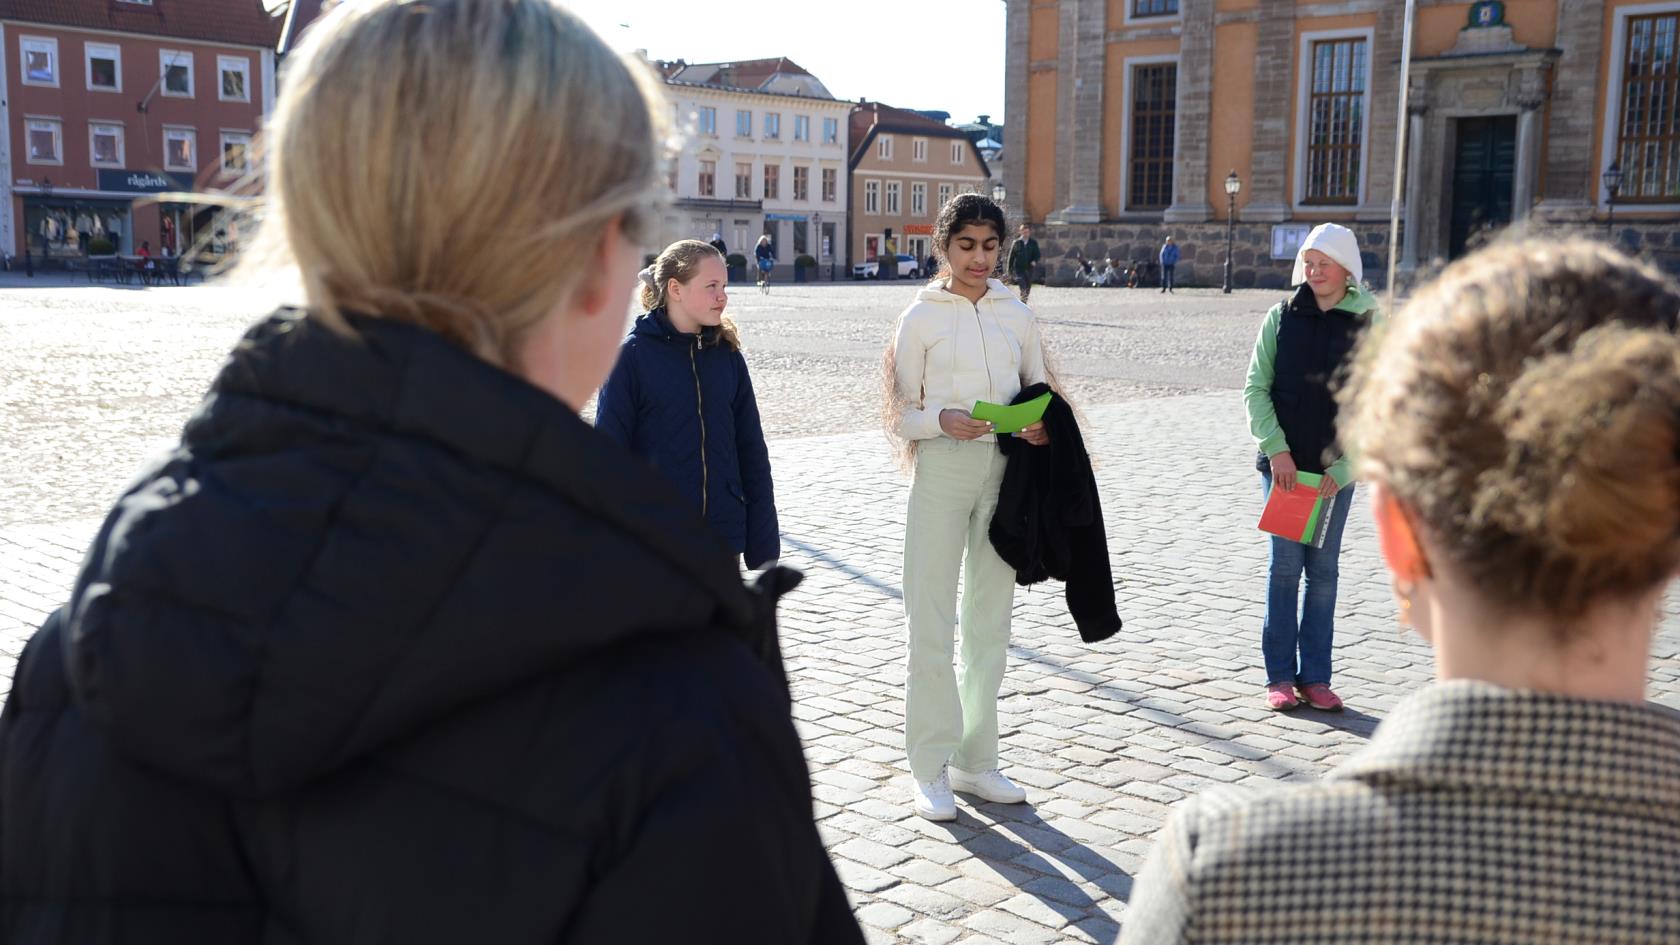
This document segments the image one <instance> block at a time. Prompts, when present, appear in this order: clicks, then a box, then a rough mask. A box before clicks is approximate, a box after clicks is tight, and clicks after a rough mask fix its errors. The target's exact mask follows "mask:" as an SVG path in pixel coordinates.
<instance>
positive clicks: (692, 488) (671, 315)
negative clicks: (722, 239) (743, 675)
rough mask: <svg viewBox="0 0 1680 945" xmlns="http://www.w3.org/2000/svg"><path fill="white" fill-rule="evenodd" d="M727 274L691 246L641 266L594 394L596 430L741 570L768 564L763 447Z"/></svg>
mask: <svg viewBox="0 0 1680 945" xmlns="http://www.w3.org/2000/svg"><path fill="white" fill-rule="evenodd" d="M728 286H729V270H728V267H727V266H726V265H725V263H724V260H723V257H722V256H720V255H718V252H717V250H715V249H713V248H712V247H711V246H708V245H707V244H705V243H701V242H699V241H697V240H683V241H682V242H679V243H672V244H671V245H670V246H667V247H666V248H665V251H664V252H662V253H660V254H659V258H658V259H655V260H654V262H653V265H652V266H649V267H648V268H647V269H646V270H643V283H642V289H641V303H642V308H643V309H645V312H644V313H643V314H642V315H641V317H639V318H637V319H636V324H635V327H633V328H632V329H631V331H630V335H629V337H627V338H625V339H624V345H623V347H621V348H620V350H619V355H618V363H617V364H616V365H614V367H613V371H612V375H611V376H610V377H609V378H608V379H607V383H606V386H604V387H602V388H601V396H600V400H599V401H598V403H597V405H596V410H595V426H596V428H597V429H599V430H600V431H601V432H602V433H605V434H606V435H607V436H609V437H611V438H612V439H614V440H616V441H618V442H619V443H621V444H623V445H624V446H626V447H627V448H629V450H630V451H631V452H632V453H635V454H636V455H638V456H641V457H642V458H644V459H646V460H647V461H648V462H650V463H652V464H653V467H654V468H655V469H657V470H659V472H661V473H663V474H664V476H665V478H666V479H667V480H669V481H670V483H671V485H672V487H673V488H675V489H676V490H677V492H678V493H680V494H681V495H682V496H683V498H685V499H687V500H688V502H689V503H690V504H691V505H692V506H693V507H694V509H695V510H696V511H698V512H699V513H700V514H701V515H702V516H703V517H704V518H705V519H706V522H707V524H709V525H711V527H712V530H713V531H714V532H716V533H717V535H718V537H719V538H720V539H722V540H723V542H724V543H725V544H726V545H728V546H729V547H730V549H732V550H733V551H734V552H735V553H736V554H738V555H742V556H743V560H744V561H745V563H746V566H747V567H749V568H755V569H756V568H766V567H772V566H774V565H775V563H776V561H777V559H778V557H779V556H780V551H779V546H780V543H781V537H780V535H781V532H780V530H779V529H778V528H777V525H776V499H775V491H774V488H773V487H772V484H771V477H770V451H769V450H768V449H767V448H766V447H765V445H764V429H763V427H762V426H761V424H760V423H759V418H758V400H757V399H756V398H755V397H754V396H753V387H752V378H751V377H750V376H749V375H748V373H747V362H746V359H745V358H743V357H741V342H740V338H739V336H738V335H737V334H736V329H735V323H734V322H732V321H730V319H729V317H728V316H727V315H725V314H724V308H725V306H726V305H727V304H728V302H729V289H728Z"/></svg>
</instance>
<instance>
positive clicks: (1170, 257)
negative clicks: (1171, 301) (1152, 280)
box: [1161, 236, 1178, 292]
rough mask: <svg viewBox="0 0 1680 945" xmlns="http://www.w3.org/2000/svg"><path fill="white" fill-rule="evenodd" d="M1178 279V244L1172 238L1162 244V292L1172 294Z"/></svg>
mask: <svg viewBox="0 0 1680 945" xmlns="http://www.w3.org/2000/svg"><path fill="white" fill-rule="evenodd" d="M1177 279H1178V244H1177V243H1175V242H1173V238H1172V237H1171V236H1169V237H1167V241H1166V242H1165V243H1162V244H1161V291H1162V292H1171V291H1173V286H1174V285H1176V284H1177Z"/></svg>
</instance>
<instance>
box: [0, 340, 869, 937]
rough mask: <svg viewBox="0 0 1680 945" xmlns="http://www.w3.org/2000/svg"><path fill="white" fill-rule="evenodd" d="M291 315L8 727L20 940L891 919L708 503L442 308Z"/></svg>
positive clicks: (244, 371)
mask: <svg viewBox="0 0 1680 945" xmlns="http://www.w3.org/2000/svg"><path fill="white" fill-rule="evenodd" d="M357 324H358V325H359V326H360V327H361V329H362V331H363V334H364V340H363V341H360V342H358V341H353V340H347V339H344V338H341V337H339V336H337V335H334V334H332V333H331V332H328V331H326V330H324V329H322V328H320V327H318V326H316V325H314V324H313V323H311V322H307V321H305V320H303V319H302V318H300V317H299V316H297V315H296V314H295V313H281V314H280V315H277V316H275V317H274V318H271V319H269V320H268V321H266V322H264V323H263V324H261V325H259V326H257V327H256V328H254V329H253V330H252V332H251V333H250V334H249V335H248V336H247V338H246V339H245V341H244V342H243V343H241V345H240V346H239V347H238V348H237V349H236V350H235V351H234V353H233V355H232V357H231V359H230V361H229V362H228V364H227V366H226V367H225V368H224V370H223V371H222V373H221V376H220V377H219V378H218V380H217V381H216V383H215V386H214V387H213V389H212V390H211V393H210V396H209V398H208V399H207V400H206V401H205V403H204V406H203V408H202V409H201V410H200V412H199V413H198V414H197V415H196V416H195V417H194V418H193V420H192V421H191V422H190V423H189V424H188V426H187V429H186V432H185V435H184V439H183V442H182V444H181V446H180V447H179V448H178V449H177V450H176V451H175V452H174V454H173V455H172V456H170V457H169V458H168V459H167V460H166V461H165V462H163V463H162V464H161V465H159V466H158V467H157V468H155V469H152V470H150V471H148V472H146V473H145V474H144V475H143V476H142V477H141V478H140V480H139V481H138V482H137V483H136V484H135V485H134V486H133V487H132V488H131V489H130V490H129V491H128V493H127V494H126V495H125V496H124V497H123V498H122V500H121V501H120V502H119V503H118V505H117V507H116V508H115V510H113V512H112V513H111V515H110V518H109V519H108V520H107V521H106V523H105V525H104V527H103V529H102V530H101V531H100V534H99V537H98V539H97V541H96V543H95V544H94V547H93V549H92V551H91V552H90V554H89V557H88V561H87V563H86V565H85V568H84V570H83V572H82V575H81V577H80V578H79V580H78V581H77V584H76V588H75V591H74V596H73V597H72V599H71V601H70V603H69V604H67V605H66V606H65V607H64V608H63V609H61V610H60V611H59V612H58V613H57V614H55V615H54V616H53V617H52V618H51V619H50V620H49V621H48V622H47V624H46V625H45V626H44V627H42V629H41V630H40V632H39V633H37V634H36V635H35V637H34V638H33V639H32V640H31V641H30V643H29V645H28V647H27V648H26V649H25V651H24V654H23V657H22V660H21V662H20V663H19V666H18V670H17V674H16V678H15V680H14V688H13V691H12V694H11V696H10V699H9V701H8V703H7V705H6V707H5V711H4V715H3V717H0V921H3V924H0V941H3V942H6V943H8V945H33V943H48V942H51V943H75V945H87V943H101V942H123V943H154V942H155V943H170V945H180V943H189V942H190V943H200V942H203V943H210V942H215V943H241V942H248V943H257V942H261V943H265V945H279V943H304V942H310V943H313V942H323V943H353V942H354V943H376V942H377V943H393V945H397V943H400V945H421V943H431V942H437V943H446V942H447V943H451V945H455V943H462V942H475V943H479V942H482V943H526V942H529V943H545V945H546V943H554V942H605V941H613V942H656V941H679V940H680V941H704V942H720V943H722V942H728V943H741V942H816V941H835V942H861V941H862V939H861V936H860V934H859V932H858V929H857V926H856V925H855V923H853V921H852V919H851V917H850V915H849V913H848V910H847V905H846V899H845V894H844V892H843V890H842V889H841V888H840V886H839V883H838V880H837V879H836V877H835V874H834V871H833V868H832V866H831V865H830V863H829V861H828V859H827V856H826V855H825V854H824V852H823V849H822V847H821V844H820V841H819V839H818V836H817V831H816V829H815V827H814V825H813V824H812V819H811V794H810V784H809V780H808V776H807V771H806V768H805V764H804V759H803V757H802V755H801V751H800V745H799V741H798V738H797V736H796V734H795V732H794V729H793V725H792V722H791V720H790V717H789V707H788V703H787V691H786V684H785V681H784V680H783V679H782V678H781V661H780V656H779V654H778V653H777V651H776V649H775V645H774V633H775V630H774V606H775V601H774V599H775V597H776V596H777V595H778V594H779V593H780V592H781V591H784V590H786V589H787V588H789V587H790V586H791V585H792V584H794V583H797V575H795V574H793V573H792V572H788V571H781V570H779V571H773V572H771V573H770V574H769V575H767V579H766V581H765V582H764V583H765V586H764V587H762V588H760V589H749V588H746V587H744V586H743V585H742V584H741V581H740V579H739V576H738V572H737V571H736V566H735V564H734V562H733V560H732V558H731V556H730V555H729V554H728V552H727V551H726V550H725V549H723V548H722V547H721V546H720V545H719V544H718V543H717V541H716V539H714V538H713V537H711V535H710V532H709V531H708V529H707V528H706V526H705V523H703V522H702V521H700V519H699V517H698V516H696V515H695V514H694V512H693V511H692V510H691V509H689V507H688V504H687V503H686V502H685V501H683V500H681V499H679V498H674V497H670V496H669V494H668V488H667V487H665V486H664V485H663V484H662V483H660V482H658V481H657V480H656V479H655V478H654V475H653V474H652V473H651V472H649V471H647V470H646V467H645V466H644V465H643V464H642V463H640V462H637V461H635V460H633V459H632V458H631V457H630V456H629V455H628V454H626V453H625V452H624V451H622V450H621V449H620V448H619V447H617V446H616V445H614V444H612V443H611V442H609V441H608V440H607V439H606V438H605V437H603V436H601V435H600V434H598V433H597V432H595V431H594V430H592V429H590V428H589V426H587V425H586V424H585V423H584V422H583V421H582V420H580V419H579V418H578V417H577V416H575V415H574V414H572V413H571V412H570V411H569V410H567V409H566V408H565V407H563V406H562V405H561V404H560V403H559V402H558V401H556V400H554V399H553V398H551V397H549V396H548V395H547V394H545V393H543V392H541V391H539V390H537V389H536V388H534V387H532V386H530V385H528V384H526V383H525V382H524V381H522V380H519V379H517V378H515V377H513V376H512V375H510V374H507V373H504V372H502V371H500V370H498V369H496V368H494V367H492V366H490V365H488V364H486V363H484V362H482V361H479V360H478V359H476V358H474V357H472V356H470V355H468V354H467V353H465V352H464V351H461V350H460V349H458V348H456V347H454V346H453V345H450V344H449V343H447V342H445V341H443V340H442V339H441V338H439V337H438V336H436V335H433V334H431V333H429V332H425V331H422V330H420V329H415V328H408V327H403V326H398V325H393V324H389V323H384V322H377V321H358V323H357Z"/></svg>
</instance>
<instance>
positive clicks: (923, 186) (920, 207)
mask: <svg viewBox="0 0 1680 945" xmlns="http://www.w3.org/2000/svg"><path fill="white" fill-rule="evenodd" d="M910 215H911V216H913V217H925V216H927V181H921V180H917V181H911V182H910Z"/></svg>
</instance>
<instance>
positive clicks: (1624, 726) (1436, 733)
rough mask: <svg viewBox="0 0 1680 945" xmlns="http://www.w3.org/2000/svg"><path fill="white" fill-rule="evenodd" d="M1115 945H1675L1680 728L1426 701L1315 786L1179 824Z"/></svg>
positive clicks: (1620, 714)
mask: <svg viewBox="0 0 1680 945" xmlns="http://www.w3.org/2000/svg"><path fill="white" fill-rule="evenodd" d="M1121 942H1122V943H1123V945H1143V943H1150V945H1157V943H1196V945H1211V943H1226V942H1228V943H1232V945H1238V943H1240V945H1269V943H1276V945H1315V943H1326V945H1329V943H1336V945H1361V943H1373V945H1374V943H1379V942H1381V943H1406V945H1434V943H1440V945H1447V943H1452V945H1507V943H1509V945H1519V943H1520V945H1542V943H1544V945H1610V943H1616V945H1621V943H1630V945H1631V943H1638V945H1658V943H1663V945H1672V943H1676V942H1680V717H1677V716H1675V715H1673V714H1672V713H1670V712H1669V711H1668V710H1666V709H1661V708H1657V707H1647V706H1635V705H1624V704H1618V703H1608V702H1591V701H1586V700H1581V699H1569V698H1563V697H1558V696H1548V695H1540V694H1536V693H1526V692H1514V691H1511V690H1506V689H1500V688H1497V687H1494V686H1491V685H1488V684H1486V683H1478V682H1471V681H1455V682H1448V683H1441V684H1437V685H1434V686H1431V687H1430V688H1429V689H1427V690H1425V691H1423V692H1421V693H1419V694H1417V695H1415V696H1413V697H1412V698H1410V699H1408V700H1407V701H1405V702H1404V703H1402V704H1401V706H1400V707H1398V708H1397V709H1396V710H1395V711H1394V713H1393V714H1392V715H1390V716H1389V718H1388V719H1387V720H1385V721H1384V722H1383V724H1382V725H1381V726H1380V727H1378V729H1377V731H1376V734H1375V735H1374V736H1373V737H1372V739H1371V743H1370V744H1369V745H1368V746H1366V748H1365V749H1364V750H1363V751H1361V752H1360V753H1359V754H1358V755H1356V756H1355V757H1354V758H1353V759H1351V760H1350V761H1349V762H1348V763H1347V764H1345V765H1343V766H1342V767H1340V768H1338V769H1337V770H1336V771H1335V772H1334V773H1332V774H1331V775H1330V777H1328V778H1327V779H1325V780H1324V781H1321V782H1319V783H1316V784H1311V785H1301V786H1290V787H1283V788H1279V789H1276V790H1272V791H1268V792H1260V793H1253V792H1251V793H1239V792H1235V791H1228V790H1227V791H1221V792H1213V793H1209V794H1205V795H1202V796H1201V797H1198V798H1195V799H1193V800H1192V801H1190V802H1187V803H1186V804H1184V805H1183V806H1182V807H1180V809H1179V810H1178V811H1177V812H1175V814H1174V816H1173V818H1172V819H1171V820H1170V821H1169V823H1168V825H1167V827H1166V828H1165V830H1163V831H1162V833H1161V836H1160V837H1159V839H1158V840H1157V842H1156V846H1155V849H1154V851H1153V852H1152V854H1151V856H1150V859H1149V862H1148V863H1147V864H1146V866H1145V868H1144V870H1143V873H1142V874H1141V875H1140V876H1139V879H1138V883H1137V887H1136V889H1135V890H1134V892H1133V896H1132V902H1131V906H1130V909H1129V910H1128V912H1127V914H1126V917H1125V920H1124V923H1123V929H1122V936H1121Z"/></svg>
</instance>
